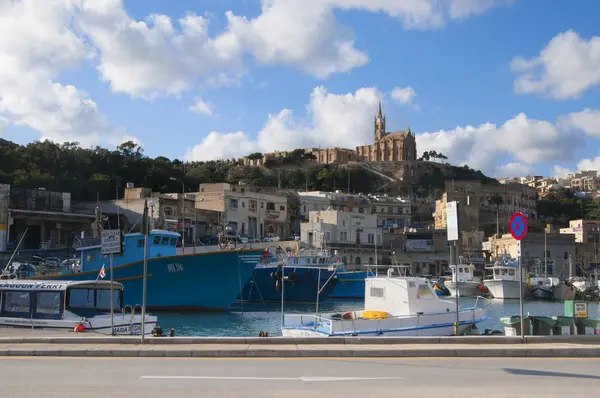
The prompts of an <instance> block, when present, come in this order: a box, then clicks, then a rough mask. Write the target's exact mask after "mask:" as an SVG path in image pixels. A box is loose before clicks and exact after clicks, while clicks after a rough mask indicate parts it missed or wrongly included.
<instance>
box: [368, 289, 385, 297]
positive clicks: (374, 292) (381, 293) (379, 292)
mask: <svg viewBox="0 0 600 398" xmlns="http://www.w3.org/2000/svg"><path fill="white" fill-rule="evenodd" d="M369 295H370V296H371V297H379V298H384V297H385V288H383V287H371V288H370V289H369Z"/></svg>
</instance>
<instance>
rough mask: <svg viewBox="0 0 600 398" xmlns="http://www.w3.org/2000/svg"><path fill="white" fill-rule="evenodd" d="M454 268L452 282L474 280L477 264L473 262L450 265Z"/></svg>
mask: <svg viewBox="0 0 600 398" xmlns="http://www.w3.org/2000/svg"><path fill="white" fill-rule="evenodd" d="M450 269H451V270H452V282H456V281H457V279H458V282H471V281H473V270H474V269H475V266H474V265H473V264H458V265H456V264H453V265H450Z"/></svg>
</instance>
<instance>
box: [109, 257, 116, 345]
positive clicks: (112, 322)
mask: <svg viewBox="0 0 600 398" xmlns="http://www.w3.org/2000/svg"><path fill="white" fill-rule="evenodd" d="M113 258H114V254H111V255H110V334H111V336H113V335H114V334H115V305H114V294H113V283H114V276H113Z"/></svg>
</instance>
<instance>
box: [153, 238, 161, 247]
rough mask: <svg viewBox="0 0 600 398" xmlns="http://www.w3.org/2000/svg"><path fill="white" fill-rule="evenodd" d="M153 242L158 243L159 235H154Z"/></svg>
mask: <svg viewBox="0 0 600 398" xmlns="http://www.w3.org/2000/svg"><path fill="white" fill-rule="evenodd" d="M153 242H154V244H155V245H158V244H160V236H155V237H154V240H153Z"/></svg>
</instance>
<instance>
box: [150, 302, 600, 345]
mask: <svg viewBox="0 0 600 398" xmlns="http://www.w3.org/2000/svg"><path fill="white" fill-rule="evenodd" d="M449 301H452V302H454V299H453V298H450V299H449ZM474 301H475V300H474V299H467V298H465V299H463V300H461V305H465V304H472V303H474ZM490 301H491V306H490V307H489V308H488V318H487V319H486V320H485V321H483V322H482V323H480V324H479V325H478V328H479V330H480V331H481V332H482V333H483V331H484V330H485V329H492V330H500V331H503V330H504V327H503V325H502V324H501V323H500V318H501V317H503V316H509V315H519V300H490ZM362 307H363V300H361V299H359V300H327V301H326V302H324V303H322V304H320V305H319V312H330V311H351V310H360V309H362ZM285 312H286V313H305V314H314V313H315V306H314V305H293V304H286V306H285ZM524 313H525V315H527V313H530V314H531V315H537V316H557V315H563V313H564V304H563V302H560V301H556V302H544V301H526V302H525V304H524ZM156 315H158V321H159V324H160V326H161V327H162V328H163V330H168V329H170V328H174V329H175V332H176V335H178V336H213V337H215V336H230V337H255V336H258V333H259V332H261V331H263V332H268V333H269V335H270V336H280V335H281V329H280V328H281V311H280V306H279V305H277V304H267V305H266V306H265V305H263V304H253V305H246V304H245V305H244V308H242V307H241V306H240V305H237V306H236V307H235V310H234V311H232V312H229V313H177V312H160V313H157V314H156ZM588 316H589V317H600V304H598V303H588Z"/></svg>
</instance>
